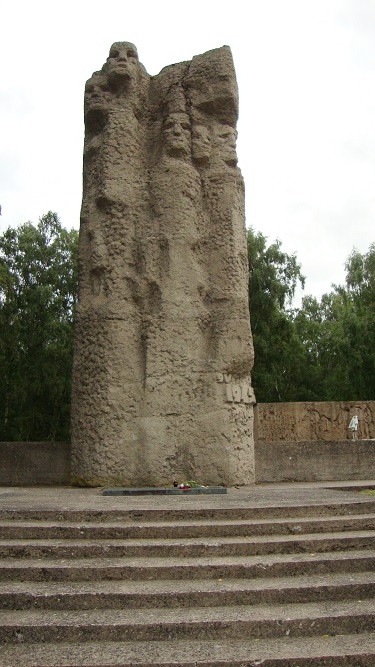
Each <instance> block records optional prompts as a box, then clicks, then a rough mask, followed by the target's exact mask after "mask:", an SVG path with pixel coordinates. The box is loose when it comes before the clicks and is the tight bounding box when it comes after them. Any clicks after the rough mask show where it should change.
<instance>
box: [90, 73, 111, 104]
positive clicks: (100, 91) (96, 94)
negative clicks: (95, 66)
mask: <svg viewBox="0 0 375 667" xmlns="http://www.w3.org/2000/svg"><path fill="white" fill-rule="evenodd" d="M108 97H109V87H108V83H107V81H106V79H105V78H104V77H103V75H102V74H93V76H92V77H91V79H89V80H88V81H87V83H86V86H85V112H87V111H90V110H91V109H102V108H104V107H106V106H107V103H108Z"/></svg>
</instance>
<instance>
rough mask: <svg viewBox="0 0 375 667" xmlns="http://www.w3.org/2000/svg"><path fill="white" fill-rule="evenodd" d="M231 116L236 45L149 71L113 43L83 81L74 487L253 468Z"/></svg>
mask: <svg viewBox="0 0 375 667" xmlns="http://www.w3.org/2000/svg"><path fill="white" fill-rule="evenodd" d="M237 112H238V99H237V86H236V80H235V72H234V67H233V62H232V58H231V54H230V50H229V48H228V47H222V48H221V49H215V50H214V51H211V52H208V53H206V54H203V55H201V56H196V57H195V58H193V60H192V61H191V62H190V63H178V64H176V65H171V66H169V67H166V68H164V69H163V70H162V71H161V72H160V74H159V75H157V76H156V77H150V76H149V75H148V74H147V72H146V71H145V69H144V67H143V65H142V64H141V63H140V62H139V59H138V53H137V49H136V48H135V46H134V45H133V44H131V43H129V42H115V43H114V44H113V45H112V47H111V49H110V52H109V57H108V58H107V60H106V62H105V64H104V65H103V67H102V70H101V71H100V72H95V73H94V74H93V75H92V77H91V78H90V79H89V80H88V82H87V84H86V88H85V97H84V117H85V145H84V170H83V172H84V173H83V201H82V218H81V231H80V246H79V276H80V277H79V304H78V308H77V318H76V337H75V356H74V370H73V415H72V450H73V454H72V460H73V463H72V469H73V481H76V482H77V483H81V484H87V485H99V484H100V485H102V484H116V483H119V484H129V485H135V484H165V483H169V482H170V480H172V479H175V478H178V477H179V476H181V477H186V476H187V477H193V478H195V479H199V480H201V481H202V483H224V484H232V483H249V482H251V481H252V479H253V435H252V418H253V416H252V404H253V402H254V397H253V392H252V388H251V382H250V370H251V367H252V358H253V352H252V342H251V333H250V325H249V312H248V297H247V281H248V274H247V260H246V261H245V260H244V258H246V256H247V255H246V243H245V227H244V187H243V180H242V177H241V173H240V170H239V169H238V167H237V155H236V120H237ZM218 374H219V376H218ZM218 377H223V378H227V377H230V378H231V379H230V382H226V381H224V382H222V381H218ZM224 387H225V389H224Z"/></svg>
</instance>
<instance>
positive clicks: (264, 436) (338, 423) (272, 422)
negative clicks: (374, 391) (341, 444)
mask: <svg viewBox="0 0 375 667" xmlns="http://www.w3.org/2000/svg"><path fill="white" fill-rule="evenodd" d="M354 415H357V416H358V433H357V436H358V439H361V440H365V439H371V438H375V401H351V402H346V403H344V402H341V403H339V402H333V401H332V402H321V403H318V402H305V403H259V404H258V405H257V406H256V408H255V429H256V441H257V443H263V442H264V443H271V442H280V443H281V442H285V441H287V442H301V441H302V442H303V441H305V442H313V441H319V440H324V441H331V442H332V441H340V440H345V439H347V438H351V432H350V430H349V428H348V426H349V422H350V420H351V418H352V417H353V416H354Z"/></svg>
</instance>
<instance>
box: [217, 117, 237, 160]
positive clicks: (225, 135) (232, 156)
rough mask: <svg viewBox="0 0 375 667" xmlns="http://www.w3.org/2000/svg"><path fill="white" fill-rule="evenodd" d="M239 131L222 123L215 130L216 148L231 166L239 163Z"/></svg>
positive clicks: (221, 157)
mask: <svg viewBox="0 0 375 667" xmlns="http://www.w3.org/2000/svg"><path fill="white" fill-rule="evenodd" d="M236 140H237V132H236V130H235V129H234V128H233V127H231V126H230V125H221V126H220V127H219V128H217V129H216V132H215V149H216V152H217V155H218V157H219V158H220V159H221V160H223V162H225V163H226V164H228V165H230V166H231V167H235V166H236V164H237V153H236Z"/></svg>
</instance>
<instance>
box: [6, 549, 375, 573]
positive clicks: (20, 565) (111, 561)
mask: <svg viewBox="0 0 375 667" xmlns="http://www.w3.org/2000/svg"><path fill="white" fill-rule="evenodd" d="M372 569H375V552H374V550H373V549H357V550H353V549H352V550H348V551H345V552H336V551H333V552H330V553H324V552H323V553H319V554H315V553H308V554H294V553H293V554H272V555H263V556H248V557H244V556H243V557H239V556H237V557H236V556H231V557H226V558H224V557H216V558H215V557H210V558H183V559H182V558H179V557H178V556H176V557H174V558H135V559H131V558H81V559H74V558H69V559H65V560H64V559H41V558H40V559H20V560H14V559H5V558H4V559H2V561H0V581H4V580H5V581H20V580H21V581H27V580H28V581H98V580H100V579H109V580H114V579H115V580H123V579H131V580H135V579H138V580H150V579H163V580H165V579H191V578H192V579H220V578H221V579H223V578H249V577H263V576H264V575H265V574H267V576H268V577H280V576H286V575H290V576H295V575H300V574H314V573H329V572H358V571H362V572H363V571H365V570H367V571H371V570H372Z"/></svg>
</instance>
